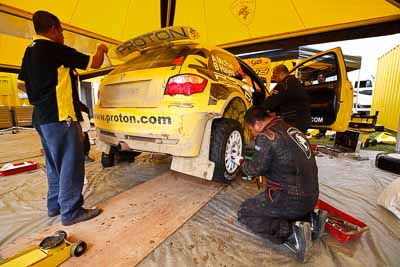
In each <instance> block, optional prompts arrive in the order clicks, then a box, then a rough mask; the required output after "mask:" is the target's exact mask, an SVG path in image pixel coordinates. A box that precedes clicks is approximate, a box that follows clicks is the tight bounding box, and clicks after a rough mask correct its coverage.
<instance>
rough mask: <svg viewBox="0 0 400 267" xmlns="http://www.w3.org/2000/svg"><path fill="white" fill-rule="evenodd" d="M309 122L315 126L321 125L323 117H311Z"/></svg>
mask: <svg viewBox="0 0 400 267" xmlns="http://www.w3.org/2000/svg"><path fill="white" fill-rule="evenodd" d="M311 122H312V123H315V124H323V123H324V117H311Z"/></svg>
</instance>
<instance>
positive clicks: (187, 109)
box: [94, 41, 251, 157]
mask: <svg viewBox="0 0 400 267" xmlns="http://www.w3.org/2000/svg"><path fill="white" fill-rule="evenodd" d="M180 44H181V45H182V44H185V42H182V41H180ZM187 44H188V45H192V46H194V47H196V49H197V47H199V49H207V50H208V51H214V53H216V54H218V53H228V52H226V51H223V50H221V49H219V48H216V47H212V48H205V47H202V46H200V45H198V44H195V43H193V42H192V41H187ZM232 57H234V56H233V55H232ZM209 64H210V63H209V62H208V60H207V59H206V58H204V57H202V56H197V55H188V56H186V57H185V60H184V62H183V63H182V64H181V65H180V66H171V65H169V66H166V67H159V68H149V69H140V70H132V68H130V66H129V63H128V64H125V66H121V67H120V68H119V70H118V71H114V72H112V73H110V74H109V75H108V76H107V77H105V78H104V80H103V81H102V82H101V85H100V89H99V90H100V101H99V102H98V103H97V105H96V106H95V108H94V119H95V124H96V127H97V129H98V134H99V139H100V141H103V142H104V143H106V144H107V145H112V146H118V144H120V143H123V144H124V145H127V146H128V149H129V150H135V151H145V152H146V151H147V152H157V153H167V154H171V155H173V156H179V157H197V156H198V155H199V153H200V148H201V145H202V140H203V137H204V136H205V131H204V130H205V128H206V124H207V122H208V121H209V120H214V119H215V118H221V117H223V116H224V114H225V111H226V108H227V106H228V105H229V103H230V102H231V101H232V100H233V99H240V101H241V102H242V103H243V107H244V110H243V112H242V113H241V114H240V116H241V119H239V121H240V122H241V123H243V124H244V119H243V117H244V113H245V110H246V109H248V108H249V107H250V106H251V92H250V91H248V92H247V94H244V93H243V91H245V89H242V86H243V85H244V84H245V83H244V82H242V81H240V80H238V79H235V78H233V77H229V76H227V75H223V74H221V73H216V72H214V73H210V71H209ZM182 74H194V75H197V76H200V77H202V78H203V79H206V80H207V85H206V87H205V89H204V91H203V92H201V93H196V94H192V95H189V96H187V95H179V94H178V95H174V96H171V95H167V94H164V92H165V89H166V85H167V82H168V80H169V79H170V78H171V77H174V76H177V75H182ZM210 75H211V76H214V75H215V76H217V77H215V76H214V77H212V78H211V77H210ZM135 86H136V89H137V91H140V92H142V93H140V94H139V93H132V94H131V93H130V92H131V91H132V90H131V89H128V90H126V88H129V87H130V88H132V87H135ZM218 86H223V87H224V88H227V89H226V90H225V91H224V93H225V94H221V95H218V93H217V94H215V90H213V88H215V87H218ZM121 88H122V89H121ZM116 95H117V96H116ZM214 95H215V96H214ZM243 128H244V125H243ZM207 134H208V135H210V133H206V135H207ZM206 138H207V137H206ZM108 148H109V147H106V148H105V149H103V151H105V152H107V150H108Z"/></svg>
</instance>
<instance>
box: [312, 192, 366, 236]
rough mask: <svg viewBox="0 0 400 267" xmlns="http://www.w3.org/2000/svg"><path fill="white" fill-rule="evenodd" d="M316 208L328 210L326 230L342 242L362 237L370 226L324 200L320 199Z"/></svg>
mask: <svg viewBox="0 0 400 267" xmlns="http://www.w3.org/2000/svg"><path fill="white" fill-rule="evenodd" d="M316 208H318V209H320V210H325V211H327V212H328V218H327V220H326V223H325V230H326V231H327V232H329V233H331V234H332V235H333V236H334V237H335V238H336V239H338V240H339V241H340V242H347V241H349V240H351V239H354V238H357V237H360V236H361V235H362V234H363V233H364V232H366V231H368V226H367V225H366V224H365V223H363V222H362V221H360V220H358V219H356V218H354V217H352V216H350V215H348V214H346V213H345V212H343V211H341V210H339V209H337V208H335V207H333V206H331V205H329V204H328V203H326V202H324V201H322V200H318V202H317V206H316Z"/></svg>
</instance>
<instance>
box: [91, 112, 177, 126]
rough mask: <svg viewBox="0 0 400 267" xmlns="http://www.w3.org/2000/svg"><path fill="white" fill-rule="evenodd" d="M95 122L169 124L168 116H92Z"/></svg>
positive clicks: (169, 118) (170, 120) (170, 121)
mask: <svg viewBox="0 0 400 267" xmlns="http://www.w3.org/2000/svg"><path fill="white" fill-rule="evenodd" d="M94 118H95V119H96V120H101V121H105V122H107V123H113V122H117V123H118V122H120V123H127V124H171V123H172V119H171V117H170V116H140V117H136V116H134V115H123V114H121V113H120V114H119V115H110V114H107V115H105V114H94Z"/></svg>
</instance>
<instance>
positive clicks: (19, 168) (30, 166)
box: [0, 160, 37, 176]
mask: <svg viewBox="0 0 400 267" xmlns="http://www.w3.org/2000/svg"><path fill="white" fill-rule="evenodd" d="M12 165H13V166H12V167H11V168H9V169H6V170H3V171H1V170H0V176H7V175H13V174H17V173H21V172H27V171H32V170H36V169H37V163H36V162H35V161H32V160H28V161H25V162H19V163H14V164H12Z"/></svg>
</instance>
